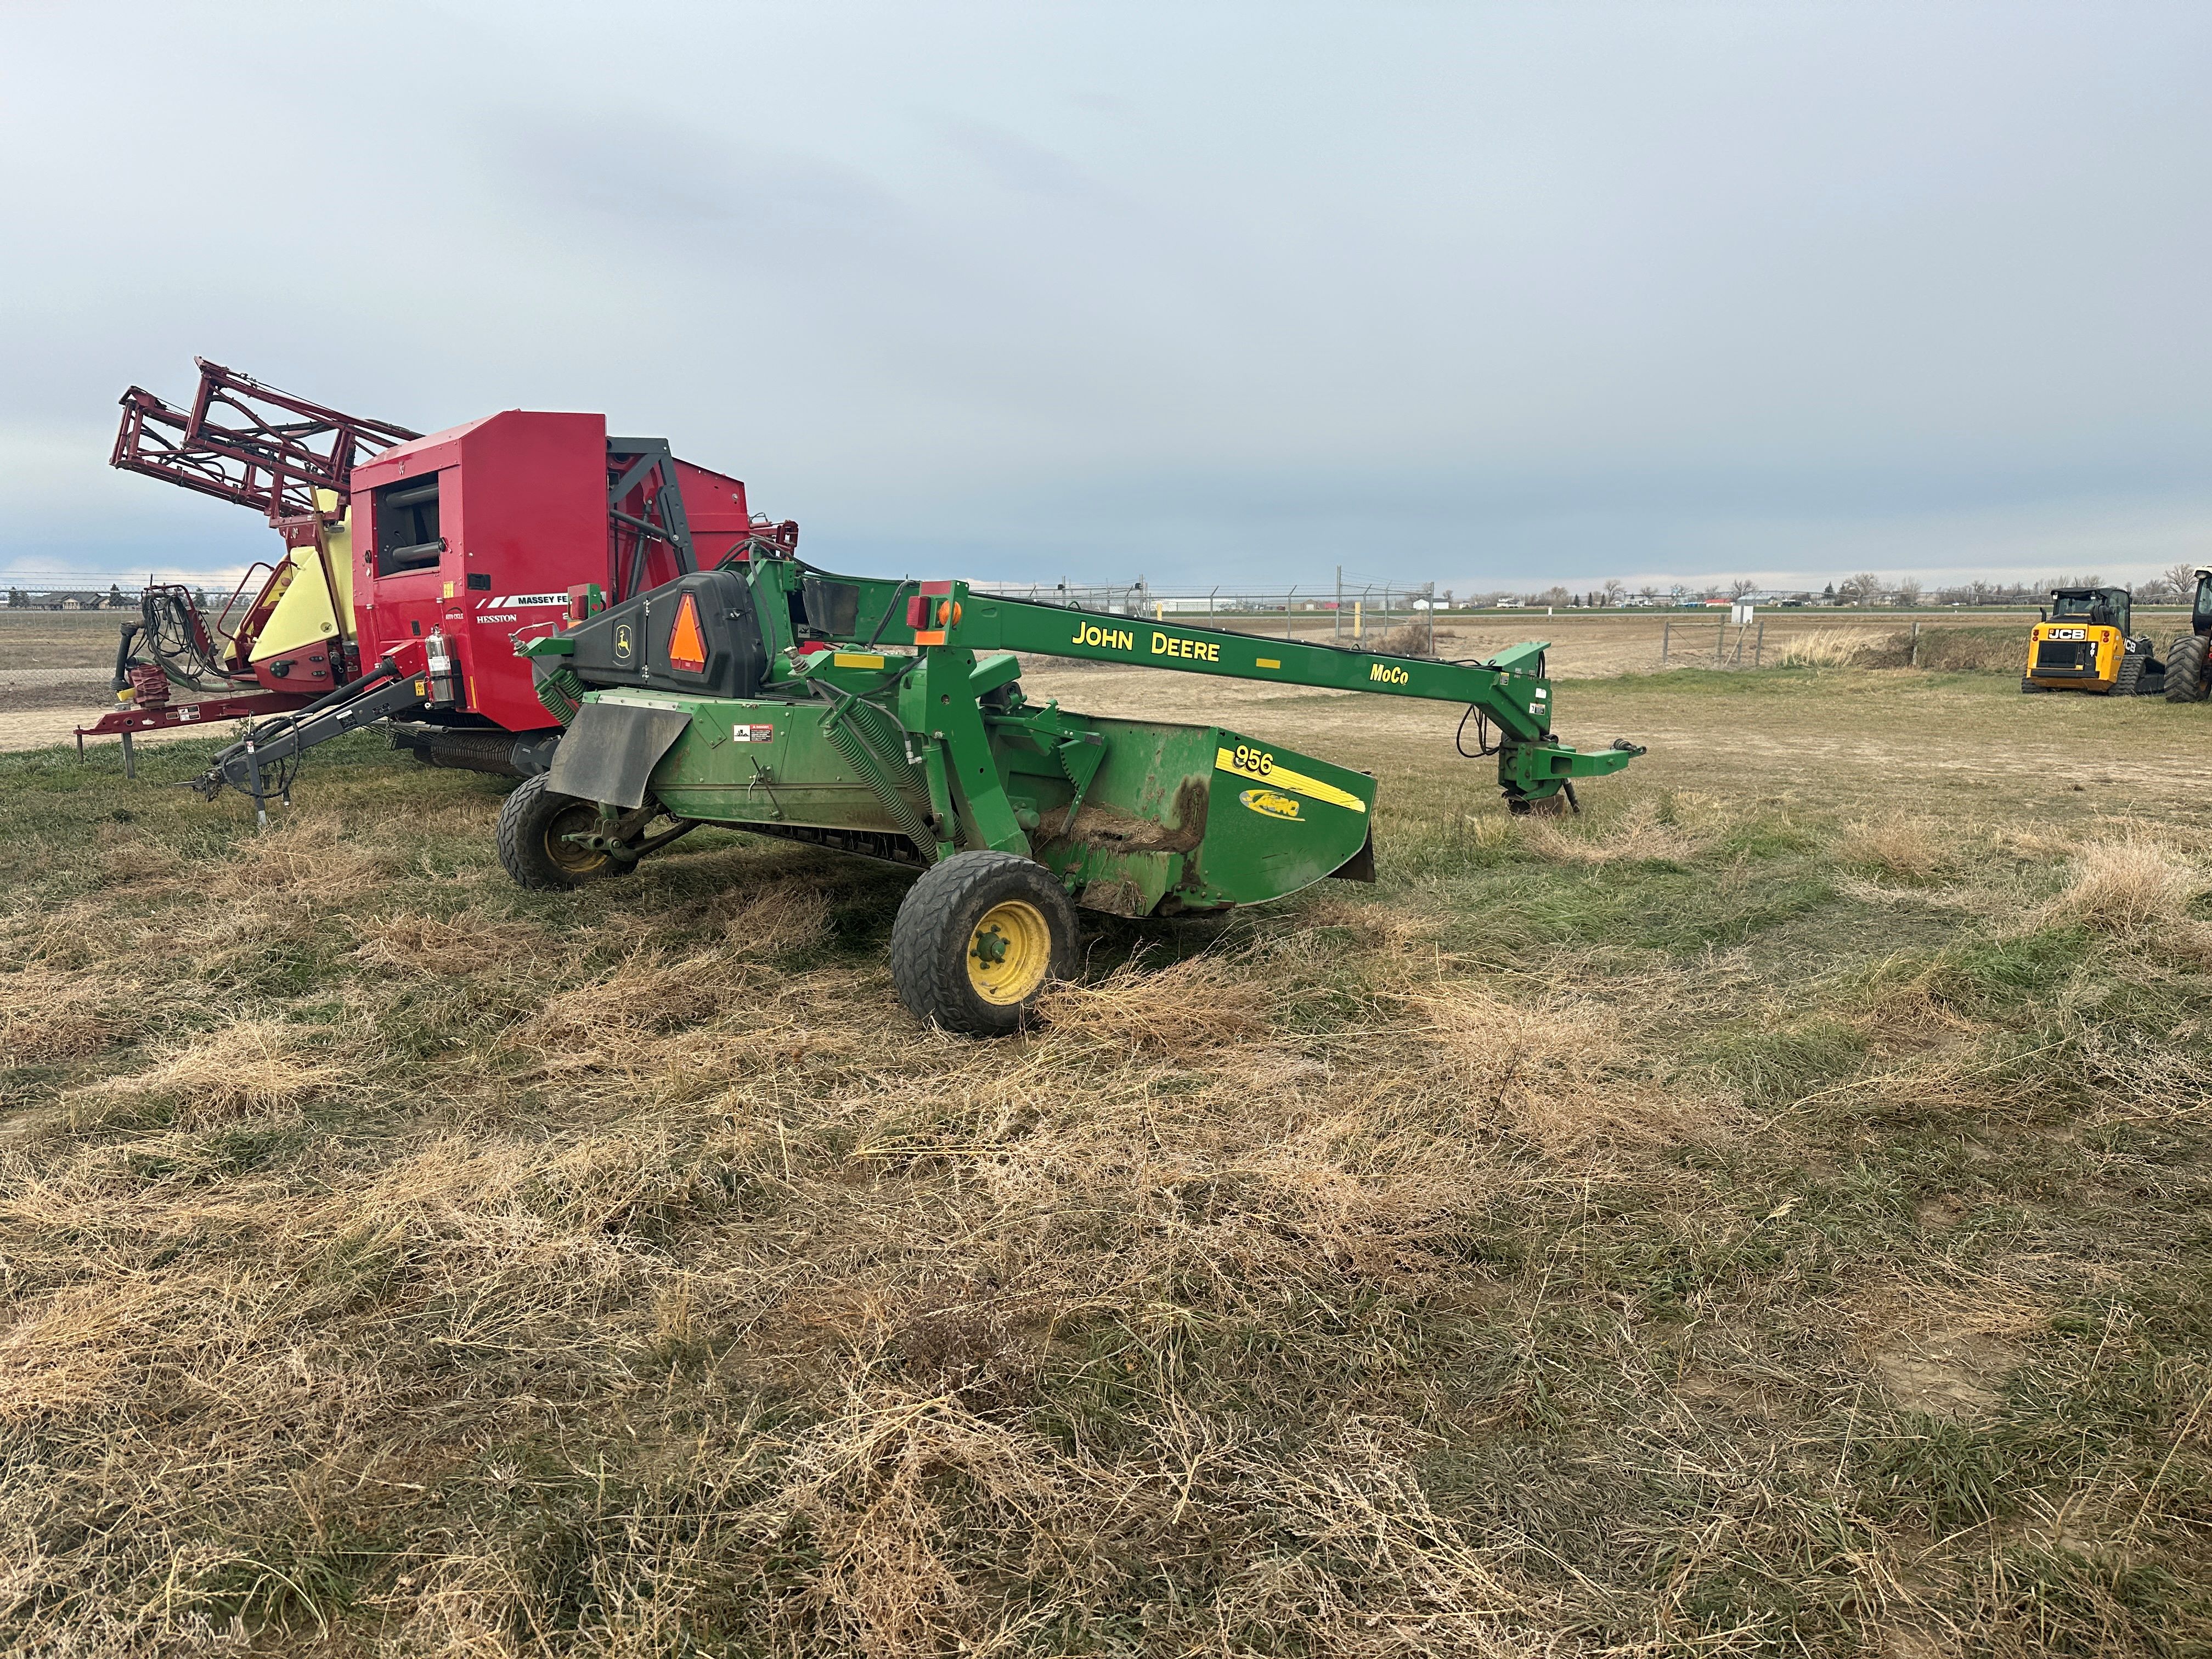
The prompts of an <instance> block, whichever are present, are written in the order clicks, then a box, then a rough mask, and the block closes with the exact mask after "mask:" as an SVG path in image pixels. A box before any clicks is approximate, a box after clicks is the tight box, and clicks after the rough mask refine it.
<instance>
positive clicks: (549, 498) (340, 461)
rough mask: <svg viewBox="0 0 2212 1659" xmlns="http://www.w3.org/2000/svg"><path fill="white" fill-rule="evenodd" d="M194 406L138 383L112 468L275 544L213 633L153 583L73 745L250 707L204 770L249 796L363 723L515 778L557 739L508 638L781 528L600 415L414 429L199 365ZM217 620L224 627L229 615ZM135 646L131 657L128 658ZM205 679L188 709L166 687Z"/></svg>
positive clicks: (743, 547)
mask: <svg viewBox="0 0 2212 1659" xmlns="http://www.w3.org/2000/svg"><path fill="white" fill-rule="evenodd" d="M200 374H201V383H200V388H199V392H198V394H197V397H196V398H195V399H194V401H193V404H192V406H191V409H190V410H182V409H173V408H171V407H170V406H168V405H167V404H163V403H162V402H161V400H160V399H159V398H155V396H154V395H153V394H152V393H150V392H145V391H143V390H142V389H140V388H138V387H136V386H134V387H132V388H131V390H130V391H129V392H126V393H125V396H124V399H123V406H124V418H123V423H122V427H121V429H120V430H119V431H118V434H117V437H116V445H115V452H114V455H113V457H112V462H113V465H117V466H118V467H123V468H125V469H127V470H129V471H137V472H144V473H147V474H149V475H150V476H153V477H159V478H162V479H165V480H167V482H170V483H177V484H180V485H182V486H184V487H185V488H187V489H194V490H197V491H200V492H201V493H203V494H206V495H215V496H217V497H219V498H221V499H222V500H226V501H234V502H237V503H239V504H240V505H245V506H250V507H254V508H256V509H257V510H259V511H262V512H264V513H266V515H267V517H268V520H269V522H270V525H271V526H273V527H275V528H276V529H277V530H278V531H279V532H280V533H281V534H282V535H283V538H284V542H285V548H286V552H285V557H284V560H283V563H281V564H279V565H277V566H276V567H274V568H269V567H257V569H269V572H270V574H268V576H267V578H266V580H265V581H264V582H263V584H262V586H260V587H259V589H258V592H256V594H255V597H254V598H253V599H252V600H251V601H250V602H248V601H246V600H245V599H244V594H245V592H246V588H247V586H248V585H249V584H250V581H251V580H252V574H253V573H249V580H248V583H241V584H240V592H239V593H238V594H236V595H234V596H233V597H234V601H235V602H237V603H239V604H242V605H243V607H244V608H243V610H242V611H241V612H240V614H239V615H238V616H237V617H236V618H235V619H232V618H231V617H230V613H231V612H232V611H233V610H234V609H235V608H236V605H226V606H225V607H224V608H223V611H221V612H218V613H217V616H216V617H215V618H213V619H212V620H210V619H209V618H205V617H202V616H201V615H200V614H199V612H198V611H197V607H196V606H195V605H193V604H192V602H191V595H190V594H189V593H188V592H185V590H184V589H182V588H157V589H149V592H148V595H147V599H146V601H145V607H144V614H143V617H142V619H141V620H140V621H139V622H138V623H132V624H128V625H126V626H125V629H124V635H123V641H122V644H121V647H120V650H119V651H118V662H117V668H116V681H115V685H116V690H117V692H118V696H120V697H121V698H122V699H123V706H122V707H121V708H118V709H116V710H114V711H112V712H111V713H110V714H107V715H106V716H105V717H103V718H102V719H101V720H99V721H97V722H95V723H94V725H92V726H88V727H86V728H83V729H82V730H81V731H80V732H78V743H79V746H80V747H82V743H83V739H84V738H86V737H89V736H96V735H106V734H110V733H113V734H118V735H120V736H121V737H122V738H123V741H124V744H125V756H126V762H127V759H128V752H129V746H130V742H131V736H132V734H133V733H134V732H144V731H149V730H155V729H159V728H161V727H164V726H185V725H190V724H194V723H201V724H204V723H209V722H212V721H217V720H229V719H232V718H235V717H239V716H246V717H249V718H258V717H264V716H268V717H271V718H267V719H265V720H262V723H260V724H259V725H258V726H255V727H253V728H252V731H251V732H250V735H249V736H247V737H246V738H243V739H241V740H240V742H238V743H236V744H233V745H231V746H230V747H229V748H228V749H226V750H223V751H222V754H220V755H219V756H217V757H216V761H215V763H214V764H213V765H212V766H211V767H210V769H209V770H208V771H207V773H206V774H205V775H204V776H203V777H202V779H201V780H200V787H201V788H202V789H203V791H204V793H208V794H209V795H210V796H212V795H213V794H214V793H216V792H217V791H218V790H220V789H222V787H225V786H226V785H228V786H229V787H234V788H236V789H239V790H240V791H241V792H244V793H248V794H251V795H252V796H253V797H254V799H255V801H256V803H257V805H259V804H260V803H261V801H262V799H263V798H264V796H265V795H266V794H268V793H283V792H284V791H286V790H287V789H288V788H289V781H290V777H291V769H292V768H293V767H294V766H295V764H296V763H297V761H298V759H299V757H300V756H301V754H303V753H304V752H305V751H306V750H308V749H310V748H313V746H314V745H316V744H319V743H323V742H325V741H328V740H329V739H330V738H336V737H339V736H342V735H343V734H344V733H345V732H349V731H353V730H356V729H358V728H360V727H362V726H367V725H369V724H371V723H373V722H375V721H379V720H382V721H385V722H386V730H388V731H389V732H390V733H391V734H392V739H393V741H394V742H395V743H397V744H399V745H400V746H402V747H404V748H408V749H411V750H413V751H414V752H415V753H416V756H417V757H419V758H421V759H422V760H424V761H426V762H428V763H433V764H437V765H445V766H461V767H470V768H473V769H477V770H482V771H491V772H505V773H508V774H510V775H525V774H527V773H529V772H531V771H533V770H541V769H543V768H544V765H545V763H546V762H547V761H548V760H549V759H550V754H551V750H552V747H553V744H555V743H556V741H557V740H558V738H559V737H560V734H561V728H560V726H559V725H558V724H557V723H556V720H554V717H553V716H552V715H551V714H549V713H548V712H547V711H546V709H545V708H544V706H543V705H542V704H540V703H539V702H538V697H537V694H536V692H535V691H534V690H533V689H532V683H531V677H530V671H529V669H528V667H527V665H525V664H524V663H522V662H521V661H520V660H518V659H517V658H516V656H515V653H514V651H513V644H512V641H513V635H514V634H515V632H516V631H517V630H518V629H522V628H525V627H527V626H528V625H530V624H532V623H542V622H544V621H545V620H547V619H549V618H551V617H558V616H561V615H562V614H563V612H564V611H565V610H566V609H567V607H568V604H569V601H570V594H571V592H572V591H580V590H581V589H583V588H585V587H586V586H594V587H597V588H598V589H599V591H601V592H606V593H611V594H614V595H617V596H618V597H621V598H628V597H629V596H631V595H634V594H636V593H640V592H645V591H646V590H647V589H649V588H652V587H654V586H659V585H660V584H662V583H664V582H666V581H669V580H672V579H673V578H675V577H678V576H680V575H683V574H687V573H690V572H693V571H696V570H699V569H702V568H708V567H711V566H713V565H715V564H717V563H720V562H722V561H724V560H726V559H732V558H738V559H742V558H743V557H744V556H747V554H748V552H749V550H750V549H751V548H753V547H755V546H764V547H771V548H774V549H775V550H779V551H781V552H785V553H788V552H789V551H790V550H792V549H793V547H794V546H795V545H796V543H797V538H798V533H799V527H798V526H796V525H795V524H792V523H788V522H786V523H782V524H777V525H769V524H767V523H765V522H763V521H760V520H755V519H754V518H753V517H752V515H751V513H750V510H749V508H748V506H747V503H746V500H745V487H744V484H743V483H739V482H738V480H737V479H735V478H732V477H725V476H724V475H722V474H721V473H719V472H714V471H709V470H708V469H707V468H705V467H702V466H697V465H693V464H692V463H690V462H689V461H685V460H682V459H678V457H677V456H676V455H674V454H673V453H671V451H670V449H669V447H668V445H667V443H666V442H665V441H663V440H661V439H659V438H619V437H610V436H609V435H607V429H606V421H605V416H599V415H588V414H553V413H544V412H538V411H532V410H505V411H503V412H501V413H500V414H496V415H491V416H485V417H484V418H483V419H482V420H477V421H472V422H469V423H468V424H466V425H465V426H458V427H453V428H449V429H447V430H446V431H443V432H434V433H432V434H430V435H428V436H427V437H425V436H418V435H416V434H414V433H412V432H410V431H409V430H408V429H407V428H404V427H397V426H393V425H391V424H390V423H388V422H376V421H368V420H365V419H362V418H361V417H359V416H349V415H345V414H343V413H341V412H339V411H337V410H331V409H326V408H324V407H322V406H320V405H319V404H310V403H307V402H306V401H305V400H303V399H301V398H295V397H293V396H291V395H290V394H289V393H286V392H278V391H276V390H275V389H273V388H271V387H269V386H263V385H261V384H259V383H258V382H257V381H254V380H248V379H246V377H245V376H243V375H239V374H233V373H232V372H231V371H230V370H229V369H227V368H222V366H220V365H218V364H214V363H210V362H206V361H205V360H204V359H203V360H202V361H201V362H200ZM227 622H228V623H229V625H228V628H226V627H225V625H224V624H225V623H227ZM138 653H143V654H144V657H145V658H146V659H148V660H141V659H140V657H139V654H138ZM179 687H182V688H185V690H187V691H190V690H208V691H211V692H212V693H213V695H210V696H200V697H191V696H181V695H179V692H178V690H177V688H179Z"/></svg>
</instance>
